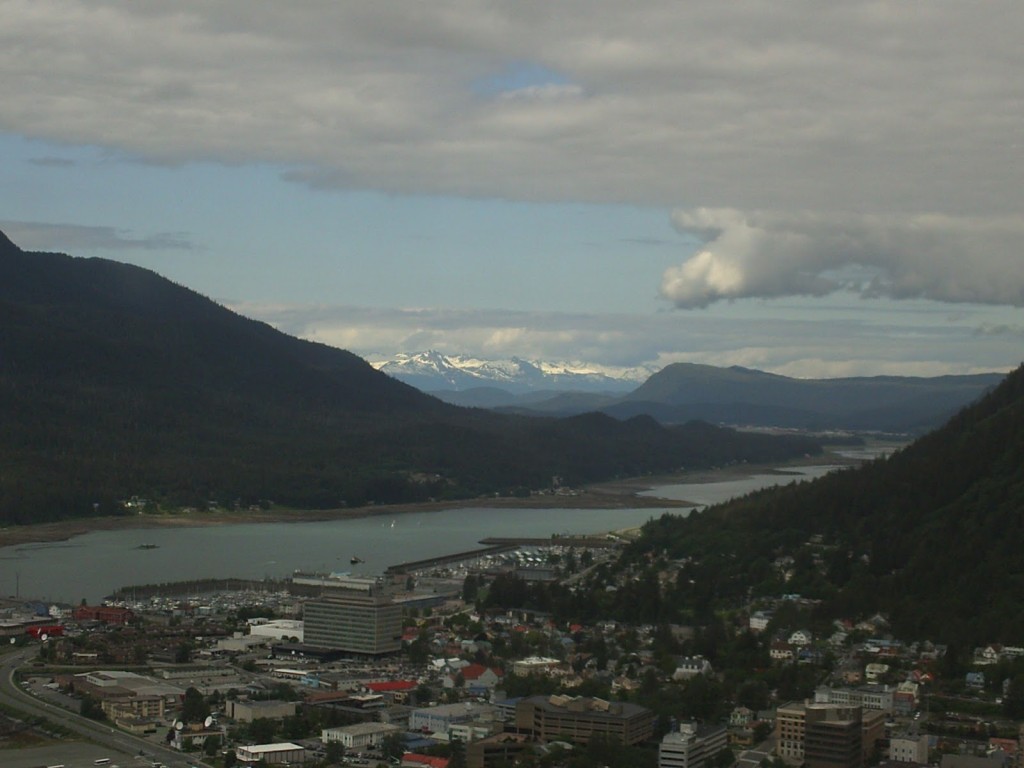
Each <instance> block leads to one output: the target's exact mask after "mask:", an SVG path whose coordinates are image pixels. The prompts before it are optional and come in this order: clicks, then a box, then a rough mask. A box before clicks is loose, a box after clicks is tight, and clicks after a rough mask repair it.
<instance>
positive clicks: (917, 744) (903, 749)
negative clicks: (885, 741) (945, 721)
mask: <svg viewBox="0 0 1024 768" xmlns="http://www.w3.org/2000/svg"><path fill="white" fill-rule="evenodd" d="M889 759H890V760H892V761H893V762H896V763H917V764H919V765H926V764H927V763H928V736H927V734H919V733H914V732H910V733H902V734H899V735H894V736H893V737H892V738H891V739H890V740H889Z"/></svg>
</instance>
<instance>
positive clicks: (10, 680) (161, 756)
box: [0, 646, 200, 768]
mask: <svg viewBox="0 0 1024 768" xmlns="http://www.w3.org/2000/svg"><path fill="white" fill-rule="evenodd" d="M35 655H36V648H35V647H34V646H29V647H28V648H24V649H22V650H19V651H15V652H14V653H11V654H9V655H7V656H4V657H3V661H2V663H0V703H2V704H4V705H5V706H8V707H11V708H12V709H16V710H18V711H20V712H23V713H25V714H26V715H29V716H34V717H45V718H46V719H47V720H49V721H50V722H51V723H56V724H57V725H60V726H61V727H63V728H66V729H67V730H69V731H71V732H72V733H75V734H77V735H78V736H81V737H82V738H84V739H88V740H89V741H91V742H93V743H95V744H99V745H100V746H102V747H105V748H107V749H109V750H110V751H111V754H110V758H111V760H112V761H113V762H116V763H118V764H120V765H122V766H123V767H125V768H126V767H127V766H129V765H132V766H140V767H141V766H148V765H150V764H151V763H153V762H157V761H158V762H161V763H163V764H164V765H166V766H168V768H188V767H189V766H195V765H200V762H199V758H198V757H192V756H190V757H191V759H190V757H186V756H185V755H183V754H181V753H180V752H176V751H174V750H171V749H166V748H164V747H160V746H154V744H153V743H152V742H150V741H146V740H145V739H140V738H138V737H136V736H133V735H131V734H130V733H125V732H123V731H120V730H117V729H116V728H112V727H111V726H110V725H105V724H103V723H101V722H97V721H95V720H89V719H88V718H85V717H82V716H81V715H78V714H75V713H73V712H69V711H68V710H66V709H62V708H61V707H57V706H55V705H53V704H50V703H49V702H45V701H41V700H39V699H37V698H35V697H34V696H31V695H30V694H28V693H26V692H25V691H23V690H22V689H21V688H20V687H19V686H18V684H17V683H16V682H15V681H14V673H15V671H17V669H18V668H19V667H20V666H22V665H23V664H24V663H25V662H26V661H28V660H29V659H31V658H34V657H35ZM140 752H141V753H142V754H140ZM143 756H145V757H147V758H149V759H148V760H143V759H142V758H143ZM68 768H71V764H68Z"/></svg>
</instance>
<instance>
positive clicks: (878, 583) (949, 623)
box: [639, 368, 1024, 644]
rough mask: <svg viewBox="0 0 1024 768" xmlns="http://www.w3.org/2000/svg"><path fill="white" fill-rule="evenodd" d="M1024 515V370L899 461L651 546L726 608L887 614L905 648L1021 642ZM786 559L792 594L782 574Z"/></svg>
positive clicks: (736, 508) (645, 546) (780, 495)
mask: <svg viewBox="0 0 1024 768" xmlns="http://www.w3.org/2000/svg"><path fill="white" fill-rule="evenodd" d="M1022 510H1024V368H1020V369H1018V370H1016V371H1014V372H1013V373H1011V374H1010V375H1009V376H1007V377H1006V379H1005V380H1004V381H1003V383H1002V384H1000V385H999V387H997V388H996V389H995V390H994V391H993V392H991V393H990V394H989V395H987V396H986V397H984V398H983V399H982V400H981V401H979V402H978V403H976V404H975V405H973V406H971V407H969V408H966V409H964V410H963V411H961V412H960V413H959V414H957V415H956V416H955V417H954V418H953V419H952V420H950V421H949V422H948V423H947V424H946V425H945V426H944V427H942V428H941V429H939V430H936V431H934V432H932V433H930V434H928V435H926V436H925V437H923V438H921V439H920V440H918V441H916V442H915V443H913V444H912V445H910V446H908V447H907V448H905V449H903V450H902V451H900V452H898V453H897V454H895V455H894V456H892V457H891V458H889V459H888V460H884V461H881V460H880V461H876V462H872V463H871V464H869V465H867V466H864V467H862V468H859V469H856V470H848V471H843V472H838V473H835V474H832V475H829V476H826V477H824V478H822V479H820V480H817V481H815V482H814V483H810V484H802V485H795V486H787V487H785V488H779V489H775V490H772V491H764V492H760V493H757V494H753V495H751V496H748V497H746V498H744V499H741V500H739V501H736V502H734V503H731V504H728V505H723V506H720V507H716V508H713V509H710V510H708V511H706V512H705V513H703V514H699V515H694V516H692V518H690V519H689V520H679V519H676V518H669V517H666V518H664V519H662V520H661V521H658V522H656V523H654V524H652V525H650V526H649V527H648V529H647V530H646V532H645V538H644V540H643V543H642V544H641V545H640V546H639V549H640V550H660V549H665V550H666V551H668V552H669V553H670V554H671V555H672V556H673V557H686V556H691V557H694V558H696V562H697V563H698V565H696V566H695V568H696V570H697V571H699V575H698V576H695V577H694V578H695V579H700V580H702V581H703V583H704V584H705V587H703V588H702V589H712V590H714V594H715V595H716V596H717V599H720V600H723V601H726V602H728V601H735V602H738V601H741V600H743V599H744V598H745V596H746V590H747V588H748V587H749V586H751V584H752V583H753V586H754V590H755V594H758V593H760V594H772V593H775V594H778V593H780V592H782V591H785V592H798V593H802V594H804V595H807V596H810V597H817V598H821V599H823V600H824V601H825V602H824V603H823V606H822V609H821V614H822V616H823V617H839V616H847V617H857V616H863V615H866V614H870V613H872V612H874V611H883V612H886V613H888V614H889V616H890V618H891V621H892V623H893V626H894V627H895V628H896V629H897V631H898V632H899V633H900V634H902V635H903V636H905V637H917V638H919V637H932V638H940V639H944V640H946V641H952V642H957V643H972V642H992V641H1001V642H1006V643H1014V644H1019V643H1021V642H1024V616H1022V615H1021V613H1020V610H1019V607H1020V605H1021V604H1022V602H1024V564H1022V561H1021V558H1020V547H1021V543H1022V542H1024V514H1022ZM812 537H815V538H814V542H815V543H813V544H812V543H809V542H811V540H812ZM783 554H787V555H790V556H792V557H793V558H794V561H793V570H792V572H791V574H790V578H789V580H788V581H787V582H785V583H783V582H782V581H781V580H780V579H779V576H778V573H777V572H776V571H775V570H774V569H773V568H772V567H771V566H770V564H771V563H772V562H773V561H775V560H776V558H778V557H779V556H780V555H783ZM707 585H711V586H707ZM693 599H696V598H695V596H694V595H690V596H689V597H681V600H682V602H683V603H684V604H685V603H686V602H687V600H693Z"/></svg>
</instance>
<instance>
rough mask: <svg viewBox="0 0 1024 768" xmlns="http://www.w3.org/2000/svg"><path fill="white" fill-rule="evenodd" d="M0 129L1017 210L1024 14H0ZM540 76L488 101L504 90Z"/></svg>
mask: <svg viewBox="0 0 1024 768" xmlns="http://www.w3.org/2000/svg"><path fill="white" fill-rule="evenodd" d="M0 13H2V14H3V19H4V23H3V25H2V27H0V104H2V105H3V106H2V107H0V129H2V130H5V131H8V132H13V133H18V134H23V135H26V136H31V137H36V138H45V139H49V140H52V141H56V142H62V143H70V144H92V145H97V146H101V147H105V148H108V149H111V150H114V151H116V152H118V153H121V154H122V156H128V157H138V158H141V159H144V160H146V161H150V162H159V163H184V162H190V161H207V160H212V161H219V162H224V163H236V162H250V161H252V162H268V163H273V164H278V165H281V166H283V167H285V168H286V169H289V170H290V171H291V172H292V173H291V175H290V178H293V179H297V180H298V179H302V180H313V181H315V182H316V183H319V184H329V185H334V186H344V187H348V188H361V189H377V190H386V191H389V192H397V193H409V192H414V193H428V194H448V195H451V194H454V195H474V196H488V197H499V198H508V199H519V200H539V201H545V200H581V201H583V200H587V201H599V202H628V203H638V204H655V205H663V206H672V205H679V204H685V205H706V206H716V207H723V206H732V207H737V208H739V209H744V210H745V209H756V208H776V209H783V210H806V209H814V210H853V211H858V210H868V211H874V212H879V211H904V212H920V211H934V212H939V213H946V214H966V215H976V214H980V213H983V212H985V213H988V212H994V213H1004V214H1005V213H1012V212H1018V211H1020V210H1021V208H1022V194H1024V193H1022V188H1021V185H1020V183H1019V180H1020V178H1021V177H1022V176H1024V147H1022V142H1021V138H1020V126H1021V125H1022V124H1024V98H1022V90H1021V79H1020V77H1019V73H1020V72H1021V71H1024V46H1021V45H1020V44H1019V41H1020V39H1021V38H1022V37H1024V6H1022V5H1021V4H1020V3H1019V2H1016V0H993V2H990V3H986V4H984V6H980V7H979V6H977V5H973V4H966V3H955V2H946V1H940V2H931V3H900V4H893V3H884V4H883V3H877V2H868V1H867V0H859V1H858V0H855V1H854V2H844V3H831V4H830V3H811V4H809V3H805V2H781V3H762V2H753V1H749V2H748V1H745V0H740V1H739V2H729V3H723V2H721V1H720V0H691V1H690V2H687V3H678V2H675V1H674V0H652V1H651V2H645V3H642V4H640V5H637V4H635V3H630V2H626V0H609V1H608V2H602V3H600V5H599V6H598V7H595V6H594V4H593V2H592V1H591V0H563V1H562V2H559V3H557V4H548V3H532V2H526V3H524V2H522V0H504V1H499V2H495V3H489V4H486V5H483V4H480V3H478V2H473V1H472V0H437V2H431V3H408V2H404V0H401V1H399V0H375V2H372V3H351V2H348V3H345V2H343V3H337V2H313V1H312V0H309V1H307V2H295V3H289V4H287V6H283V5H280V4H275V3H265V2H252V0H221V1H220V2H217V3H208V2H200V1H199V0H180V2H175V3H169V4H142V3H133V2H127V1H125V0H107V1H106V2H103V1H101V0H88V1H86V0H3V1H2V2H0ZM516 64H520V65H524V66H525V65H533V66H535V67H536V68H537V69H538V70H539V71H550V72H553V73H558V76H559V79H558V80H557V81H556V82H550V83H529V84H526V85H525V86H523V87H522V88H520V89H514V88H513V89H511V92H509V93H505V95H504V96H503V95H502V94H501V93H493V94H490V96H489V97H488V96H487V95H483V94H481V93H480V92H479V90H478V89H477V88H475V87H474V84H475V83H478V82H479V81H480V78H484V77H487V76H488V75H489V74H492V73H495V72H501V71H504V70H506V69H508V68H509V67H510V66H515V65H516Z"/></svg>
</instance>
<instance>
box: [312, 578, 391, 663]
mask: <svg viewBox="0 0 1024 768" xmlns="http://www.w3.org/2000/svg"><path fill="white" fill-rule="evenodd" d="M322 587H323V592H322V596H321V597H319V598H317V599H314V600H309V601H307V602H306V604H305V607H304V609H303V618H304V627H305V643H306V645H310V646H314V647H318V648H328V649H333V650H340V651H345V652H348V653H359V654H367V655H371V656H376V655H380V654H384V653H394V652H397V651H398V650H400V649H401V647H402V609H401V607H400V606H398V605H396V604H395V603H394V602H393V600H392V599H391V596H390V594H388V591H387V590H386V589H385V585H384V583H383V582H381V581H379V580H372V579H362V580H357V579H348V580H346V581H344V582H342V581H340V580H339V582H338V585H332V584H327V583H325V584H323V585H322Z"/></svg>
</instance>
